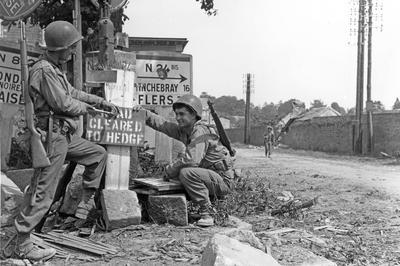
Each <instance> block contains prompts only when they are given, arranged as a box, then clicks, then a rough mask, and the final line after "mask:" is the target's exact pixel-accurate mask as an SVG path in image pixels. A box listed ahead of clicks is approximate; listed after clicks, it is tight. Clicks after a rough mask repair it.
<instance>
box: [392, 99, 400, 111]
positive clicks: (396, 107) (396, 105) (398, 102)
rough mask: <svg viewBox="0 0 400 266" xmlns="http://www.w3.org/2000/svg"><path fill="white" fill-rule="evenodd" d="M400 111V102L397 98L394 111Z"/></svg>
mask: <svg viewBox="0 0 400 266" xmlns="http://www.w3.org/2000/svg"><path fill="white" fill-rule="evenodd" d="M399 109H400V101H399V98H396V101H395V102H394V104H393V108H392V110H399Z"/></svg>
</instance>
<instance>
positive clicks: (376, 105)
mask: <svg viewBox="0 0 400 266" xmlns="http://www.w3.org/2000/svg"><path fill="white" fill-rule="evenodd" d="M384 111H385V106H384V105H383V103H382V102H381V101H373V109H372V112H375V113H381V112H384Z"/></svg>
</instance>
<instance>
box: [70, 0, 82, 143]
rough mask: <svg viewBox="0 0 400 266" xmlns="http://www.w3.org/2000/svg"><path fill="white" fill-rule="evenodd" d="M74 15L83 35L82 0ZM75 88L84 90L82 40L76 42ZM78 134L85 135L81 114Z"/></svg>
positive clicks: (79, 30) (74, 20)
mask: <svg viewBox="0 0 400 266" xmlns="http://www.w3.org/2000/svg"><path fill="white" fill-rule="evenodd" d="M72 17H73V22H74V26H75V28H76V29H77V30H78V32H79V34H81V35H82V16H81V1H80V0H75V1H74V10H73V11H72ZM73 59H74V88H75V89H77V90H82V80H83V78H82V75H83V74H82V40H80V41H79V42H77V43H76V49H75V54H74V58H73ZM76 134H77V135H78V136H82V135H83V116H82V115H81V116H79V127H78V130H77V132H76Z"/></svg>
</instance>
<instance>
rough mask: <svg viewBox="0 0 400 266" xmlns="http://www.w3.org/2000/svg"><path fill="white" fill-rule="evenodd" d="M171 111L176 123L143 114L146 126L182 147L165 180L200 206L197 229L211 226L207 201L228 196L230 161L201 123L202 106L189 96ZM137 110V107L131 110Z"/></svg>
mask: <svg viewBox="0 0 400 266" xmlns="http://www.w3.org/2000/svg"><path fill="white" fill-rule="evenodd" d="M172 108H173V110H174V112H175V115H176V121H177V122H178V123H173V122H170V121H168V120H166V119H164V118H163V117H161V116H158V115H156V114H154V113H152V112H150V111H147V110H146V124H147V125H148V126H150V127H152V128H153V129H155V130H157V131H160V132H163V133H164V134H166V135H168V136H169V137H171V138H174V139H177V140H179V141H181V142H182V143H183V144H185V146H186V150H185V153H184V154H182V156H180V157H179V158H178V159H177V160H176V161H174V162H173V163H171V164H169V165H168V166H167V167H166V169H165V171H166V175H167V176H168V178H178V179H179V180H180V181H181V183H182V185H183V187H184V189H185V190H186V192H187V193H188V194H189V197H190V199H191V200H192V201H193V202H194V203H196V204H198V205H199V206H200V211H199V212H200V217H201V218H200V220H199V221H198V222H197V225H199V226H204V227H206V226H212V225H214V219H213V217H212V215H211V214H212V213H211V212H212V205H211V200H210V197H211V198H218V197H222V196H224V195H226V194H228V193H229V192H230V191H231V188H232V187H233V177H234V172H233V160H232V159H231V158H230V155H229V152H228V150H227V148H225V147H224V146H222V144H221V142H220V141H219V136H218V133H217V132H216V130H215V129H214V127H211V126H209V125H207V124H205V123H203V122H201V121H200V120H201V114H202V110H203V108H202V104H201V101H200V99H199V98H197V97H196V96H193V95H184V96H182V97H180V98H179V100H178V101H176V102H175V103H174V104H173V105H172ZM134 109H135V110H137V111H138V110H141V109H143V108H141V107H140V106H137V107H135V108H134Z"/></svg>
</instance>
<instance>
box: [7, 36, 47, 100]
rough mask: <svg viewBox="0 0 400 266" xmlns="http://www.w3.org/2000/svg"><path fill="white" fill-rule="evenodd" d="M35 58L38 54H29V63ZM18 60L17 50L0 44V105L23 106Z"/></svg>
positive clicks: (18, 52)
mask: <svg viewBox="0 0 400 266" xmlns="http://www.w3.org/2000/svg"><path fill="white" fill-rule="evenodd" d="M37 57H39V54H38V53H32V52H29V53H28V61H29V63H32V62H35V61H36V60H37ZM20 58H21V57H20V51H19V48H11V47H10V46H8V45H1V44H0V103H11V104H21V105H23V104H24V94H23V90H22V87H21V63H20Z"/></svg>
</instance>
